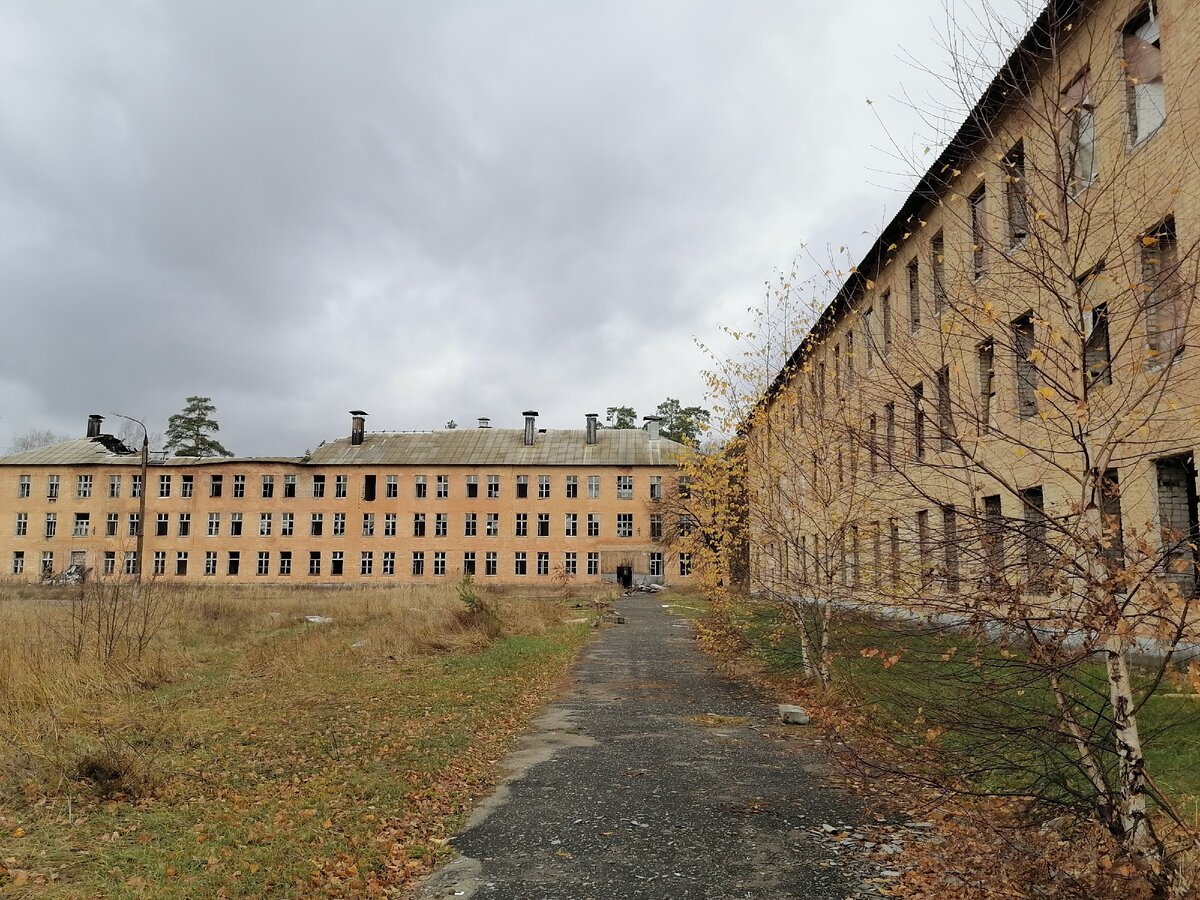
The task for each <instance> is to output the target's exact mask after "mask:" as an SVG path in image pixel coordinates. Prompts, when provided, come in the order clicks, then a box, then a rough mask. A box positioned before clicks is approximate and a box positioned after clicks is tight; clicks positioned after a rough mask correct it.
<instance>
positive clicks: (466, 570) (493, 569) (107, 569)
mask: <svg viewBox="0 0 1200 900" xmlns="http://www.w3.org/2000/svg"><path fill="white" fill-rule="evenodd" d="M189 558H190V557H189V554H188V551H186V550H179V551H176V553H175V567H174V572H175V574H176V575H187V573H188V563H189ZM446 560H447V554H446V552H445V551H442V550H437V551H434V552H433V553H432V554H431V555H430V562H431V563H432V565H431V567H430V571H431V572H432V574H433V575H445V574H446ZM578 560H579V556H578V554H576V553H569V552H568V553H564V554H563V561H562V572H563V573H564V574H565V575H569V576H574V575H578V574H579V563H578ZM533 562H534V567H535V568H534V573H535V574H537V575H543V576H545V575H549V574H550V554H549V553H546V552H540V553H537V554H535V555H534V560H533ZM585 563H586V566H587V568H586V574H588V575H599V574H600V554H599V553H588V554H587V556H586V560H585ZM499 564H500V556H499V554H498V553H497V552H495V551H488V552H487V553H484V554H483V571H482V572H481V573H480V572H477V570H476V554H475V552H474V551H473V550H467V551H465V552H464V553H463V561H462V573H463V574H464V575H476V574H483V575H497V574H499ZM321 565H322V555H321V551H319V550H312V551H310V552H309V554H308V574H309V575H320V574H322V572H321ZM241 566H242V556H241V553H240V552H238V551H236V550H231V551H229V552H228V553H227V554H226V566H225V574H227V575H240V574H241ZM217 570H218V559H217V552H216V551H215V550H208V551H205V553H204V574H205V575H216V574H217ZM11 571H12V574H13V575H22V574H24V572H25V551H23V550H17V551H14V552H13V557H12V569H11ZM53 571H54V551H52V550H47V551H45V552H43V553H42V572H43V573H47V574H49V573H53ZM121 571H122V573H123V574H125V575H136V574H137V572H138V561H137V552H136V551H134V550H129V551H126V552H125V554H124V558H123V560H122V567H121ZM276 571H277V574H279V575H291V574H292V553H291V551H288V550H284V551H280V553H279V554H278V569H277V570H276ZM379 571H380V574H381V575H395V574H396V553H395V551H392V550H387V551H384V552H383V553H382V554H380V570H379ZM411 571H412V574H413V575H416V576H421V575H425V574H426V554H425V551H423V550H414V551H413V552H412V570H411ZM664 571H665V567H664V563H663V554H662V553H660V552H653V553H651V554H650V575H651V576H658V577H661V576H662V575H663V574H664ZM102 572H103V573H104V574H105V575H115V574H117V554H116V551H113V550H108V551H105V553H104V562H103V567H102ZM358 572H359V574H360V575H373V574H375V553H374V552H373V551H370V550H364V551H362V553H361V554H360V555H359V569H358ZM151 573H152V574H153V575H166V574H167V551H165V550H156V551H154V557H153V561H152V569H151ZM691 573H692V558H691V554H689V553H680V554H679V574H680V575H690V574H691ZM255 574H257V575H270V574H271V553H270V551H267V550H262V551H259V553H258V558H257V567H256V569H255ZM329 574H330V575H334V576H337V575H344V574H346V556H345V553H344V552H343V551H341V550H334V551H333V552H332V553H330V555H329ZM513 574H514V575H528V574H529V555H528V554H527V553H525V552H523V551H517V552H516V553H514V554H513Z"/></svg>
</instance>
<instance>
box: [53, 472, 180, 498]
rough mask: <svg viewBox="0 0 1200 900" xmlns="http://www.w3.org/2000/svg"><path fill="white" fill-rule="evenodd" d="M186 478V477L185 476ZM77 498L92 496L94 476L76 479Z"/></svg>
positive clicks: (83, 476) (79, 476)
mask: <svg viewBox="0 0 1200 900" xmlns="http://www.w3.org/2000/svg"><path fill="white" fill-rule="evenodd" d="M185 477H186V476H185ZM75 496H76V497H78V498H79V499H81V500H86V499H87V498H89V497H91V496H92V476H91V475H78V476H76V478H75Z"/></svg>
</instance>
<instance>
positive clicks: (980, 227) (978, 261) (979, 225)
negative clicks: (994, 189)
mask: <svg viewBox="0 0 1200 900" xmlns="http://www.w3.org/2000/svg"><path fill="white" fill-rule="evenodd" d="M968 203H969V205H970V212H971V274H972V275H973V276H974V277H975V278H976V279H979V278H982V277H983V276H984V275H985V274H986V273H987V253H986V252H985V250H986V244H987V221H986V216H987V208H986V206H987V185H986V184H981V185H980V186H979V187H977V188H976V189H975V190H974V191H972V192H971V196H970V197H969V198H968Z"/></svg>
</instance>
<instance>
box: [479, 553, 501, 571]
mask: <svg viewBox="0 0 1200 900" xmlns="http://www.w3.org/2000/svg"><path fill="white" fill-rule="evenodd" d="M497 568H498V563H497V554H496V551H495V550H489V551H488V552H487V553H485V554H483V574H484V575H495V574H496V571H497Z"/></svg>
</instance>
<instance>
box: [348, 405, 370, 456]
mask: <svg viewBox="0 0 1200 900" xmlns="http://www.w3.org/2000/svg"><path fill="white" fill-rule="evenodd" d="M350 416H351V418H350V446H351V447H361V446H362V442H363V435H364V434H365V433H366V430H367V413H365V412H363V410H361V409H352V410H350Z"/></svg>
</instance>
